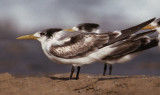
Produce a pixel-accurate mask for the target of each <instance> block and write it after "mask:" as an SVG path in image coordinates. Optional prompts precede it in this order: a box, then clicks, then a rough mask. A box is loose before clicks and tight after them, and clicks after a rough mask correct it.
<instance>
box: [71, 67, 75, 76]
mask: <svg viewBox="0 0 160 95" xmlns="http://www.w3.org/2000/svg"><path fill="white" fill-rule="evenodd" d="M74 69H75V68H74V66H73V65H72V69H71V74H70V79H72V76H73V73H74Z"/></svg>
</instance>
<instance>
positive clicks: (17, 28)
mask: <svg viewBox="0 0 160 95" xmlns="http://www.w3.org/2000/svg"><path fill="white" fill-rule="evenodd" d="M159 4H160V1H159V0H0V48H1V49H0V52H1V54H0V73H2V72H9V73H22V74H24V73H26V74H29V73H36V74H37V73H45V72H49V73H50V72H54V73H60V72H61V73H64V72H69V71H70V68H71V67H70V66H69V65H67V66H66V65H62V64H53V62H51V61H50V60H48V58H47V57H46V56H45V55H44V53H43V51H42V49H41V46H40V44H39V43H38V42H36V41H31V40H30V41H22V40H16V37H18V36H21V35H24V34H32V33H35V32H37V31H39V30H41V29H44V28H51V27H52V28H56V27H57V28H71V27H73V26H75V25H77V24H79V23H85V22H88V23H98V24H100V27H101V29H102V30H119V29H125V28H129V27H131V26H134V25H137V24H140V23H142V22H144V21H146V20H149V19H151V18H153V17H157V18H158V17H160V12H159V9H160V6H159ZM159 52H160V50H159V48H154V49H150V50H147V51H145V52H144V53H143V54H142V55H140V56H138V57H136V58H135V59H134V60H132V61H130V62H128V64H119V65H118V64H116V65H114V70H113V74H119V75H131V74H132V75H134V74H147V75H160V73H159V71H160V65H159V62H160V59H159ZM44 63H45V64H44ZM102 68H103V64H98V63H96V64H91V65H87V66H83V68H82V73H93V74H101V73H102Z"/></svg>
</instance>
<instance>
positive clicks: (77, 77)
mask: <svg viewBox="0 0 160 95" xmlns="http://www.w3.org/2000/svg"><path fill="white" fill-rule="evenodd" d="M80 69H81V67H80V66H78V67H77V75H76V79H79V72H80Z"/></svg>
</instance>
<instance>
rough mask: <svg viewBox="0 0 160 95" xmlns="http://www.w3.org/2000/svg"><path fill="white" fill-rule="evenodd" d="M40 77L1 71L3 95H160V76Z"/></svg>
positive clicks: (86, 75) (0, 79)
mask: <svg viewBox="0 0 160 95" xmlns="http://www.w3.org/2000/svg"><path fill="white" fill-rule="evenodd" d="M68 76H69V73H66V74H54V75H41V76H13V75H10V74H8V73H3V74H0V95H160V76H105V77H104V76H94V75H88V74H80V79H79V80H68Z"/></svg>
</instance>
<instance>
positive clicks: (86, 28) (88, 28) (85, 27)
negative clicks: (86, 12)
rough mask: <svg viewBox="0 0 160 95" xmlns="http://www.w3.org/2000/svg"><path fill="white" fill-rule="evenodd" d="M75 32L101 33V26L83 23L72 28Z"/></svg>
mask: <svg viewBox="0 0 160 95" xmlns="http://www.w3.org/2000/svg"><path fill="white" fill-rule="evenodd" d="M72 29H73V30H75V31H82V32H93V33H99V24H95V23H81V24H78V25H77V26H75V27H73V28H72Z"/></svg>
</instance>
